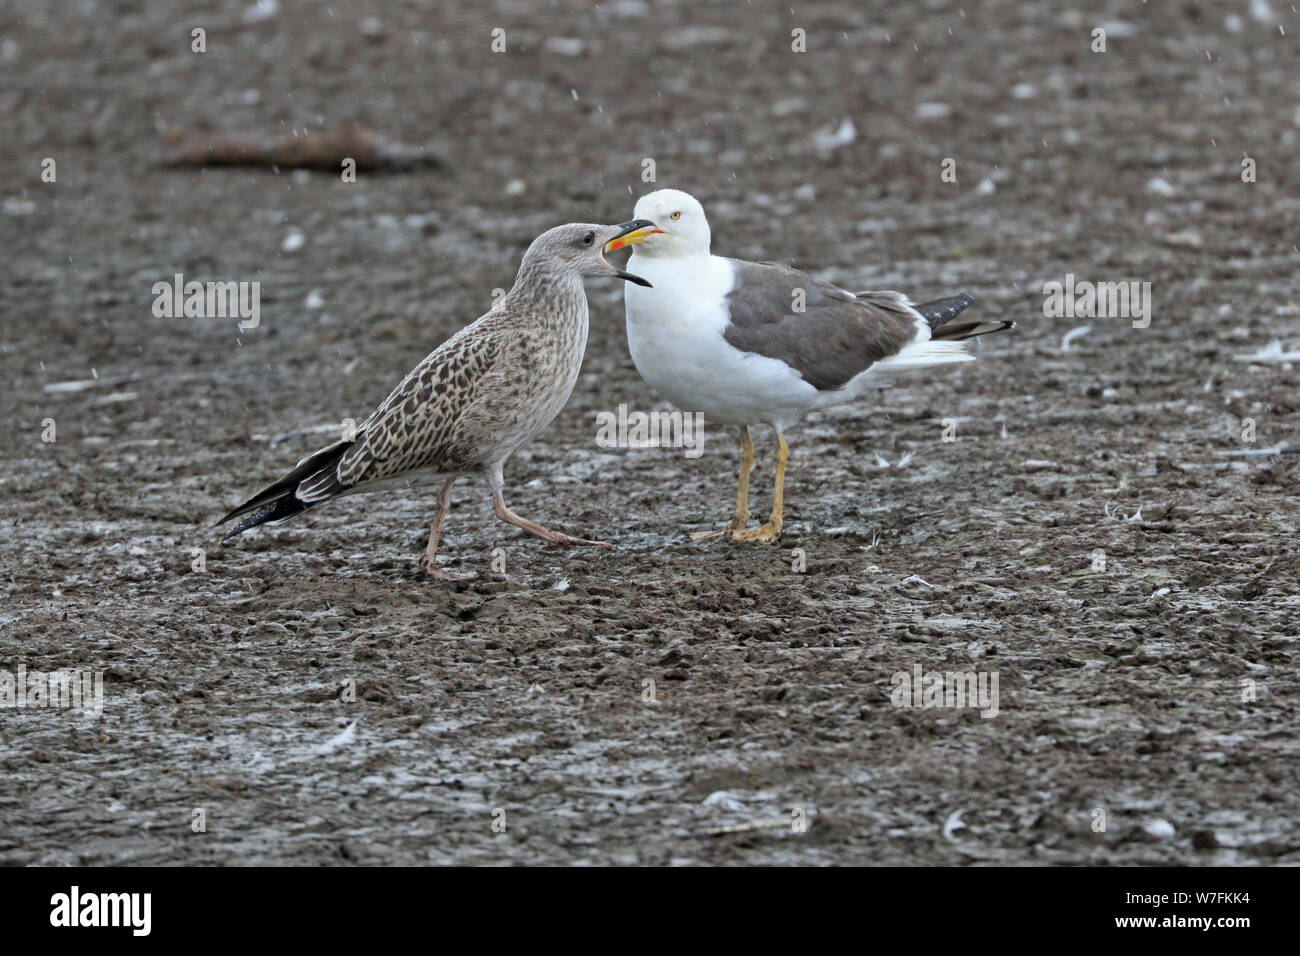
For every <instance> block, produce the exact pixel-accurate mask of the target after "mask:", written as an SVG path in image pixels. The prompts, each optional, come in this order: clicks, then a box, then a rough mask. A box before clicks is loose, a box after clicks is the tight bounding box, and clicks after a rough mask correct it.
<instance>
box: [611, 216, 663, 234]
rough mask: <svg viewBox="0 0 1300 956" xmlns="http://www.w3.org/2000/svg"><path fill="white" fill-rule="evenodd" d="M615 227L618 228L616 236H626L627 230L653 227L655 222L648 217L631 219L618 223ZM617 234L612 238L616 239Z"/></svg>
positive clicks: (632, 230)
mask: <svg viewBox="0 0 1300 956" xmlns="http://www.w3.org/2000/svg"><path fill="white" fill-rule="evenodd" d="M615 228H616V229H618V236H626V235H627V234H628V233H629V232H636V231H637V230H638V229H647V228H650V229H653V228H655V224H654V222H653V221H652V220H650V219H632V220H630V221H628V222H621V223H619V224H618V225H617V226H616V227H615ZM618 236H615V237H614V238H615V239H617V238H618Z"/></svg>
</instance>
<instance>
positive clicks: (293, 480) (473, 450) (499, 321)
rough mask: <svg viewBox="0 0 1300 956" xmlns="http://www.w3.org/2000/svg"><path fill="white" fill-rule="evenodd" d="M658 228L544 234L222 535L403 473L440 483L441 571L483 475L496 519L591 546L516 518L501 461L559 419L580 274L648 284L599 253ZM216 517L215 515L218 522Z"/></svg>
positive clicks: (576, 348)
mask: <svg viewBox="0 0 1300 956" xmlns="http://www.w3.org/2000/svg"><path fill="white" fill-rule="evenodd" d="M654 228H655V227H654V223H652V222H649V221H646V220H641V219H638V220H634V221H632V222H625V223H622V224H621V225H617V226H599V225H591V224H588V223H570V224H568V225H565V226H557V227H556V228H554V229H551V230H549V231H547V232H544V233H542V235H540V236H539V237H537V239H535V240H534V241H533V244H532V245H531V246H529V247H528V251H527V252H526V253H525V254H524V258H523V262H522V263H521V264H520V266H519V275H518V276H517V277H516V279H515V284H514V286H513V287H512V288H511V289H510V291H509V292H508V293H507V294H506V295H505V297H504V298H502V299H501V301H500V302H498V303H497V305H496V306H495V307H494V308H493V309H492V310H491V311H490V312H488V313H487V314H486V315H483V316H481V317H480V318H479V319H478V320H477V321H475V322H474V323H472V324H471V325H468V326H466V327H465V328H463V329H461V330H460V331H459V332H457V333H456V334H455V335H453V336H452V337H451V338H449V339H448V340H447V341H446V342H444V343H443V344H442V345H440V346H438V348H436V349H435V350H434V351H433V352H431V353H430V354H429V355H428V356H427V357H426V358H425V359H424V361H422V362H421V363H420V364H419V365H417V366H416V367H415V368H413V369H412V370H411V371H410V373H409V374H408V375H407V376H406V378H405V379H403V380H402V383H401V384H400V385H398V386H397V388H395V389H393V392H392V394H390V395H389V396H388V398H386V399H384V401H383V403H382V404H381V405H380V406H379V407H378V408H377V409H375V411H374V412H373V413H372V414H371V415H370V417H369V418H367V419H366V420H365V421H363V422H362V423H361V424H360V425H359V426H357V428H356V431H355V433H354V434H353V435H352V436H351V437H349V438H348V439H346V440H344V441H340V442H337V443H335V444H333V445H330V446H329V447H328V448H322V449H321V450H320V451H318V452H316V453H315V454H312V455H308V456H307V457H306V458H304V459H303V460H302V461H300V462H298V464H297V466H296V467H295V468H294V469H293V470H292V471H290V472H289V473H288V474H286V475H285V476H284V477H282V478H281V479H280V480H279V481H276V482H275V483H274V484H271V485H268V486H267V487H266V488H264V489H263V490H261V491H259V492H258V493H257V494H256V495H254V496H253V497H252V498H249V499H248V500H247V501H246V502H244V503H243V504H242V505H240V506H239V507H238V508H236V509H235V510H233V511H231V512H230V514H228V515H226V516H225V517H224V518H222V519H221V521H222V522H225V521H229V520H230V519H231V518H237V517H239V516H240V515H245V516H246V517H244V519H243V520H242V521H240V522H239V524H237V525H235V527H234V529H233V530H231V531H230V532H229V533H228V534H227V535H226V536H225V537H226V538H230V537H233V536H234V535H237V534H239V533H240V532H242V531H246V530H248V529H249V528H252V527H254V526H255V525H259V524H264V523H266V522H269V521H283V520H284V519H286V518H291V517H293V516H294V515H296V514H299V513H301V512H303V511H306V510H307V509H308V508H311V507H314V506H315V505H318V504H320V503H321V502H322V501H325V500H327V499H329V498H334V497H337V496H338V495H343V494H350V493H353V492H357V491H369V490H372V489H374V488H377V487H379V486H381V485H382V484H386V483H389V482H392V481H393V480H394V479H398V478H404V477H408V476H416V475H421V476H434V477H436V478H441V479H442V480H443V484H442V490H441V491H440V492H439V493H438V503H437V507H436V509H435V512H434V518H433V526H432V528H431V529H430V531H429V546H428V549H427V550H426V551H425V553H424V557H423V564H424V568H425V570H426V571H428V572H429V574H431V575H433V576H434V577H436V578H450V577H452V575H450V574H448V573H447V572H444V571H442V570H440V569H439V568H438V565H437V549H438V538H439V536H440V535H441V533H442V525H443V521H444V520H445V519H446V517H447V509H448V506H449V505H450V501H451V488H452V485H453V484H454V483H455V481H456V479H457V478H459V477H461V476H462V475H466V474H474V473H477V474H481V475H483V476H484V478H485V479H486V480H487V486H488V491H489V492H490V493H491V495H492V498H493V503H494V508H495V511H496V516H497V517H498V518H500V519H501V520H502V521H505V522H506V523H508V524H512V525H514V526H515V527H517V528H522V529H523V530H525V531H527V532H529V533H530V534H534V535H536V536H537V537H539V538H541V539H542V540H544V541H547V542H549V543H550V544H556V545H596V546H601V547H604V546H606V545H605V544H604V542H599V541H586V540H583V539H581V538H571V537H569V536H568V535H565V534H560V533H559V532H557V531H551V530H548V529H547V528H543V527H542V526H541V525H539V524H536V523H534V522H532V521H529V520H528V519H526V518H521V517H519V516H518V515H516V514H515V513H514V512H513V511H511V510H510V509H509V508H507V507H506V503H505V499H504V498H503V497H502V493H501V490H502V488H503V487H504V480H503V478H502V468H503V466H504V465H505V463H506V460H507V459H508V458H509V457H510V456H511V455H513V454H514V453H515V452H516V451H517V450H518V449H519V448H520V446H522V445H523V444H524V443H526V442H527V441H528V440H529V439H531V438H533V437H534V436H536V435H537V434H538V433H539V432H541V431H542V430H543V429H544V428H546V426H547V425H549V424H550V423H551V421H552V420H553V419H554V418H555V416H556V415H558V414H559V412H560V409H562V408H563V407H564V404H565V402H567V401H568V399H569V394H570V393H571V392H572V391H573V385H574V383H575V382H576V381H577V379H578V369H579V367H580V366H581V365H582V355H583V352H584V351H585V350H586V347H587V295H586V291H585V290H584V289H583V286H582V280H583V278H584V277H595V276H618V277H619V278H621V279H626V280H628V281H630V282H635V283H639V284H643V285H648V283H647V282H646V280H645V279H642V278H640V277H639V276H635V275H632V274H631V273H628V272H624V271H623V270H621V269H618V268H616V267H614V266H612V265H610V264H609V263H608V262H607V261H606V260H605V258H604V255H603V252H609V251H613V250H614V249H619V248H622V247H623V246H628V245H633V244H635V243H637V242H640V241H642V240H643V239H644V238H645V237H646V236H648V235H650V234H652V232H653V231H654ZM219 523H220V522H219Z"/></svg>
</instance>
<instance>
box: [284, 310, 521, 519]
mask: <svg viewBox="0 0 1300 956" xmlns="http://www.w3.org/2000/svg"><path fill="white" fill-rule="evenodd" d="M466 331H468V329H466V330H462V334H460V335H456V336H453V337H452V338H450V339H448V340H447V341H446V342H444V343H443V344H442V345H440V346H439V347H438V348H437V349H435V350H434V351H433V352H431V353H430V354H429V355H428V356H426V357H425V359H424V360H423V361H422V362H420V364H419V365H417V366H416V367H415V368H413V369H411V371H410V372H409V373H408V374H407V376H406V378H404V379H403V380H402V383H401V384H400V385H398V386H397V388H395V389H393V391H392V392H391V393H390V394H389V396H388V397H387V398H386V399H384V401H383V402H382V403H381V404H380V406H379V407H378V408H376V409H375V411H374V412H373V413H372V414H371V415H370V417H369V418H367V419H366V420H365V421H364V422H362V423H361V424H360V425H358V426H357V431H356V435H355V438H354V440H353V443H352V446H351V447H350V448H348V450H347V452H346V453H344V455H343V456H342V457H341V458H340V459H339V463H338V468H337V469H336V470H335V471H333V472H331V473H328V474H325V475H322V476H320V477H318V478H315V479H313V480H312V481H310V482H306V483H304V484H303V485H301V486H300V487H299V488H298V497H299V498H301V499H302V500H303V501H307V502H311V501H316V500H319V499H321V498H327V497H329V496H330V494H332V493H334V487H335V486H336V485H342V486H345V487H351V486H354V485H358V484H361V483H362V482H368V481H383V480H384V479H387V478H395V477H397V476H398V475H402V474H405V473H406V472H410V471H417V470H420V469H423V468H446V469H447V470H457V469H459V468H460V467H462V466H464V465H466V464H468V463H469V462H468V461H467V460H466V459H465V458H464V455H465V454H466V452H467V451H468V449H465V448H463V447H461V443H460V442H459V441H458V440H457V439H458V437H459V429H458V428H457V426H458V425H459V423H460V421H461V418H462V416H463V415H464V413H465V411H466V410H467V409H468V408H469V407H470V406H471V405H472V404H473V402H474V399H475V397H476V396H477V395H478V393H479V387H480V385H481V384H482V381H483V378H484V376H485V375H486V374H487V372H488V371H489V370H490V369H491V368H492V366H493V364H494V363H495V362H496V359H497V355H498V352H499V349H498V347H497V343H496V341H495V339H494V337H493V336H492V335H490V334H483V333H482V331H481V330H476V331H479V334H476V335H465V334H463V333H464V332H466Z"/></svg>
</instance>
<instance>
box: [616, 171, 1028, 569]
mask: <svg viewBox="0 0 1300 956" xmlns="http://www.w3.org/2000/svg"><path fill="white" fill-rule="evenodd" d="M636 215H637V216H638V217H644V218H647V219H653V220H654V221H655V223H656V224H657V231H656V233H652V234H649V235H648V236H647V238H646V239H645V240H644V241H642V242H641V243H640V244H639V245H638V246H637V247H636V248H635V249H634V250H633V252H632V258H631V259H630V260H629V262H628V268H629V269H631V270H633V271H635V272H636V273H637V274H638V275H642V276H645V277H646V278H647V279H649V280H650V282H651V283H653V287H651V286H650V285H648V284H647V286H646V287H645V288H635V289H634V288H632V287H631V286H627V287H626V288H625V289H624V301H625V304H626V307H627V342H628V348H629V350H630V351H631V353H632V361H633V362H635V363H636V367H637V371H638V372H640V373H641V377H642V378H644V379H645V380H646V381H647V382H649V383H650V384H651V385H652V386H654V388H655V389H656V390H657V391H658V392H659V393H660V394H661V395H663V396H664V397H665V398H667V399H668V400H669V401H671V402H673V403H674V404H675V405H678V406H680V407H681V408H682V409H683V410H685V411H688V412H702V413H703V414H704V417H705V418H706V419H707V420H708V421H711V422H714V423H717V424H723V425H739V426H740V449H741V458H740V484H739V487H738V489H737V493H736V511H735V516H734V517H733V518H732V520H731V522H730V523H729V524H728V525H727V526H726V527H724V528H722V529H721V530H720V531H714V532H707V533H702V534H697V535H692V537H694V538H697V539H700V538H712V537H719V536H722V535H727V534H730V535H731V537H732V538H733V539H734V540H736V541H752V542H759V543H762V544H770V543H771V542H774V541H776V540H777V539H778V538H779V537H780V536H781V521H782V514H783V507H782V504H783V495H784V490H785V463H786V457H787V448H786V443H785V429H786V428H787V427H789V426H790V425H793V424H794V423H795V422H797V421H799V419H801V418H802V417H803V416H804V415H806V414H807V413H808V412H810V411H812V410H813V409H818V408H827V407H829V406H831V405H838V404H840V403H841V402H847V401H852V400H853V399H855V398H857V397H858V396H859V395H861V394H862V393H863V392H864V391H866V390H867V389H868V388H878V387H880V386H882V385H887V384H889V382H890V381H891V380H892V379H893V378H894V377H895V376H897V375H898V374H900V373H904V372H908V371H911V370H913V369H919V368H926V367H928V366H931V365H945V364H949V363H952V362H966V361H970V360H972V359H973V358H974V356H972V355H968V354H966V352H965V347H964V345H963V344H962V343H963V342H964V341H965V340H966V339H969V338H972V337H974V336H976V335H984V334H986V333H988V332H998V331H1001V330H1002V329H1007V328H1011V327H1012V325H1013V324H1014V323H1012V322H1004V321H992V322H979V321H970V320H962V321H954V319H956V318H957V316H958V314H960V313H961V312H962V311H963V310H964V309H965V308H966V307H967V306H969V305H970V304H971V303H972V302H973V301H974V299H972V298H971V297H970V296H968V295H964V294H963V295H956V296H952V297H950V298H946V299H939V300H936V301H934V302H926V303H923V304H921V305H914V304H913V303H912V301H911V300H910V299H908V297H907V296H905V295H902V294H900V293H898V292H857V293H854V292H848V291H846V290H844V289H841V288H839V287H838V286H835V285H832V284H831V283H829V282H823V281H822V280H820V279H816V278H814V277H813V276H811V275H808V274H807V273H806V272H800V271H799V270H798V269H793V268H791V267H789V266H784V265H780V264H778V263H772V262H746V261H744V260H741V259H727V258H724V257H722V256H715V255H712V254H711V253H710V252H709V243H710V238H711V236H710V232H709V223H708V220H707V219H706V218H705V216H704V209H703V207H702V206H701V205H700V204H699V202H697V201H696V200H695V198H694V197H692V196H690V195H688V194H687V193H684V192H681V191H679V190H676V189H661V190H659V191H657V192H653V193H650V194H648V195H646V196H642V197H641V199H640V200H639V201H638V202H637V204H636ZM759 422H762V423H765V424H768V425H771V426H772V428H773V429H774V430H775V431H776V441H777V449H776V492H775V497H774V500H773V502H772V516H771V518H770V519H769V520H768V521H767V523H766V524H764V525H762V526H761V527H758V528H749V527H747V526H748V524H749V518H750V514H749V472H750V469H751V468H752V467H753V463H754V443H753V441H752V440H751V439H750V437H749V426H750V425H752V424H755V423H759Z"/></svg>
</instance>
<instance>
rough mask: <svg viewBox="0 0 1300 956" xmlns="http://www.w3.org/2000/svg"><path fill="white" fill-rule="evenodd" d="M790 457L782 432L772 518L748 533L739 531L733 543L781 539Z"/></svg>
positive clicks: (777, 452) (767, 541)
mask: <svg viewBox="0 0 1300 956" xmlns="http://www.w3.org/2000/svg"><path fill="white" fill-rule="evenodd" d="M789 457H790V449H789V448H787V447H786V444H785V436H784V435H782V434H781V433H780V432H777V433H776V490H775V492H774V493H773V495H772V517H770V518H768V519H767V524H765V525H762V526H761V527H758V528H750V529H749V530H748V531H737V532H735V533H734V534H733V535H732V536H731V538H732V540H733V541H749V542H752V543H754V544H772V543H773V542H775V541H776V540H777V539H778V538H780V537H781V522H782V520H783V518H784V515H785V462H786V459H787V458H789Z"/></svg>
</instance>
